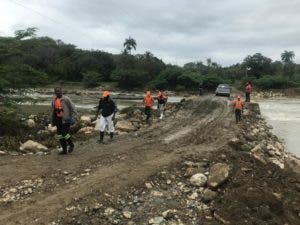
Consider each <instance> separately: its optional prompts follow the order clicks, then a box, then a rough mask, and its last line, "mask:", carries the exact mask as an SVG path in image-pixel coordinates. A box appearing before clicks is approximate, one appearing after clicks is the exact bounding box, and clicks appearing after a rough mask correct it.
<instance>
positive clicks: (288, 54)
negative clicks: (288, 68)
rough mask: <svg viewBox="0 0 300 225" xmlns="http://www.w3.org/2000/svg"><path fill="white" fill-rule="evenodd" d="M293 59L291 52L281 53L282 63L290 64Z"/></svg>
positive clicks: (293, 54)
mask: <svg viewBox="0 0 300 225" xmlns="http://www.w3.org/2000/svg"><path fill="white" fill-rule="evenodd" d="M294 58H295V53H294V52H293V51H286V50H285V51H284V52H283V53H281V60H282V61H283V62H284V63H291V62H293V59H294Z"/></svg>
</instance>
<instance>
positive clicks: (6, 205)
mask: <svg viewBox="0 0 300 225" xmlns="http://www.w3.org/2000/svg"><path fill="white" fill-rule="evenodd" d="M232 126H235V124H234V123H233V118H232V116H231V114H229V109H228V106H227V101H226V99H223V98H218V99H215V98H213V99H212V97H207V98H206V99H201V100H200V99H197V98H196V99H194V100H190V101H187V102H186V103H184V104H183V105H182V106H181V107H180V106H179V107H178V110H177V112H176V113H175V114H174V116H172V117H167V118H166V119H165V120H164V121H162V122H159V123H154V124H153V125H152V126H151V127H149V128H148V127H147V128H143V129H141V130H139V131H138V132H136V133H130V134H126V135H122V136H117V137H116V139H115V141H114V142H113V143H109V144H108V143H107V144H104V145H99V144H97V143H96V139H95V138H92V139H89V140H87V141H86V142H81V143H77V146H76V150H75V151H74V153H72V155H67V156H60V155H57V154H55V153H52V154H51V155H48V156H35V155H34V156H30V155H26V156H16V157H12V156H5V157H1V158H0V184H1V195H2V198H1V202H0V224H50V223H51V222H53V221H56V220H57V219H58V218H64V216H65V214H66V211H68V210H69V209H68V206H69V205H70V204H71V203H72V202H74V201H78V200H82V199H83V200H84V201H85V202H86V204H88V203H90V204H93V203H94V200H93V199H94V197H95V196H98V197H99V196H109V195H112V196H116V195H119V194H122V193H124V192H125V190H126V188H127V187H129V186H133V185H140V184H143V183H144V181H145V180H146V179H147V178H148V177H149V176H151V175H152V174H155V173H156V172H157V171H159V170H160V169H161V168H163V167H164V166H167V165H169V164H171V163H176V162H177V161H181V160H182V159H183V158H184V157H185V156H186V155H190V154H197V155H198V156H199V155H201V154H203V156H204V155H205V154H206V152H209V151H214V150H215V149H218V148H220V147H221V146H222V145H224V142H225V140H228V138H230V137H232V136H233V135H234V134H233V133H232V132H233V131H232V130H234V129H232Z"/></svg>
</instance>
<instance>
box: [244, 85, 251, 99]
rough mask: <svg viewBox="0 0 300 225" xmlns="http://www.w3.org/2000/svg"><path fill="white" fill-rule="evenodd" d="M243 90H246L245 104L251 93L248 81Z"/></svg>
mask: <svg viewBox="0 0 300 225" xmlns="http://www.w3.org/2000/svg"><path fill="white" fill-rule="evenodd" d="M245 89H246V102H250V94H251V92H252V85H251V82H250V81H248V82H247V83H246V86H245Z"/></svg>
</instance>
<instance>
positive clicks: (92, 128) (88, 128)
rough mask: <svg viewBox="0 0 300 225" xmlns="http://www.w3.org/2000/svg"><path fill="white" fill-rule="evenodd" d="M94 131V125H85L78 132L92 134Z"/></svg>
mask: <svg viewBox="0 0 300 225" xmlns="http://www.w3.org/2000/svg"><path fill="white" fill-rule="evenodd" d="M94 131H95V129H94V127H83V128H81V129H80V130H79V131H78V133H85V134H91V133H92V132H94Z"/></svg>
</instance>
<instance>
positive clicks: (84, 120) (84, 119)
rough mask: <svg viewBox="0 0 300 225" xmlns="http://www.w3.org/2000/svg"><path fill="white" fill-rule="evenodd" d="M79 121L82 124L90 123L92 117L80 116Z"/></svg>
mask: <svg viewBox="0 0 300 225" xmlns="http://www.w3.org/2000/svg"><path fill="white" fill-rule="evenodd" d="M80 121H81V122H82V123H83V124H90V123H91V122H92V119H91V117H89V116H81V117H80Z"/></svg>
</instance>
